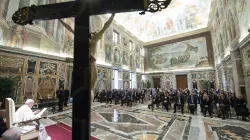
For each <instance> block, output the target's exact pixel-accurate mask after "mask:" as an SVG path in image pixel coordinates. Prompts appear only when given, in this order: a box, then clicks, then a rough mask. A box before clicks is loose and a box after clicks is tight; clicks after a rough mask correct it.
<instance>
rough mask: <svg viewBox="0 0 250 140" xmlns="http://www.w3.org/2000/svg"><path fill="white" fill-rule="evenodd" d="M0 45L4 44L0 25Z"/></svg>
mask: <svg viewBox="0 0 250 140" xmlns="http://www.w3.org/2000/svg"><path fill="white" fill-rule="evenodd" d="M0 45H4V44H3V29H2V27H1V26H0Z"/></svg>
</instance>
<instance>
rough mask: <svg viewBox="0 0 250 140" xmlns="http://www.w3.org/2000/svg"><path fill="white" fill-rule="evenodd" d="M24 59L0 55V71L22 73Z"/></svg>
mask: <svg viewBox="0 0 250 140" xmlns="http://www.w3.org/2000/svg"><path fill="white" fill-rule="evenodd" d="M23 64H24V59H22V58H17V57H13V56H7V55H0V73H6V74H7V73H9V74H22V68H23Z"/></svg>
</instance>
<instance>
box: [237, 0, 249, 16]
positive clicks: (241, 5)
mask: <svg viewBox="0 0 250 140" xmlns="http://www.w3.org/2000/svg"><path fill="white" fill-rule="evenodd" d="M238 3H239V7H238V14H239V16H241V15H242V13H244V12H246V3H247V2H246V0H238Z"/></svg>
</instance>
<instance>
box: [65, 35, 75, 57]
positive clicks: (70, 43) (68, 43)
mask: <svg viewBox="0 0 250 140" xmlns="http://www.w3.org/2000/svg"><path fill="white" fill-rule="evenodd" d="M64 41H65V42H64V47H63V53H64V54H65V55H66V56H70V57H73V53H74V52H73V51H74V50H73V49H74V40H73V37H72V36H70V35H66V36H65V39H64Z"/></svg>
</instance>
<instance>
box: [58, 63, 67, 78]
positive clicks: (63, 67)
mask: <svg viewBox="0 0 250 140" xmlns="http://www.w3.org/2000/svg"><path fill="white" fill-rule="evenodd" d="M66 67H67V65H66V64H60V68H59V76H62V77H63V76H65V75H66V72H67V71H66Z"/></svg>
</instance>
